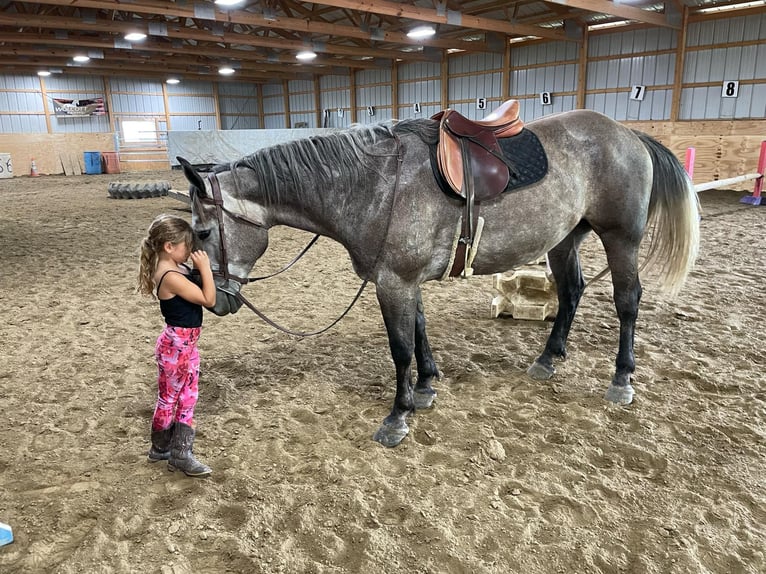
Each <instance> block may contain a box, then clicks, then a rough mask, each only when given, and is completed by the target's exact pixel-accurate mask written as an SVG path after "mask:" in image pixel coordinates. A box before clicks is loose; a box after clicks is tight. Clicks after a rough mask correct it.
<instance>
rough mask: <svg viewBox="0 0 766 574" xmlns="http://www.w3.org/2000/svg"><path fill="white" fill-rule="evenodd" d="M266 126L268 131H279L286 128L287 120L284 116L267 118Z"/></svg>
mask: <svg viewBox="0 0 766 574" xmlns="http://www.w3.org/2000/svg"><path fill="white" fill-rule="evenodd" d="M264 124H265V126H264V127H265V128H266V129H274V130H279V129H283V128H284V127H285V120H284V118H283V117H282V116H266V117H265V118H264Z"/></svg>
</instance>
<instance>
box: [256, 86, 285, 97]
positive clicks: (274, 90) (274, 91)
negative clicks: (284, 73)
mask: <svg viewBox="0 0 766 574" xmlns="http://www.w3.org/2000/svg"><path fill="white" fill-rule="evenodd" d="M261 88H262V89H261V91H262V92H263V96H264V97H266V96H280V95H282V84H263V86H262V87H261Z"/></svg>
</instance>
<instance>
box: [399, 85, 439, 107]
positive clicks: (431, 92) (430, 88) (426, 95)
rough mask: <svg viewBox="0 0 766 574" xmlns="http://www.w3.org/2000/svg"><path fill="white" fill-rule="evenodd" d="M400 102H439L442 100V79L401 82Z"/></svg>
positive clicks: (410, 103)
mask: <svg viewBox="0 0 766 574" xmlns="http://www.w3.org/2000/svg"><path fill="white" fill-rule="evenodd" d="M398 97H399V103H400V104H403V105H404V104H408V105H410V106H411V105H412V104H415V103H417V102H421V103H423V104H425V103H426V102H430V103H432V104H433V103H434V102H436V103H437V104H439V102H441V80H423V81H421V82H408V83H406V84H399V95H398ZM439 105H440V104H439Z"/></svg>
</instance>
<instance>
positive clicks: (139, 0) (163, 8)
mask: <svg viewBox="0 0 766 574" xmlns="http://www.w3.org/2000/svg"><path fill="white" fill-rule="evenodd" d="M36 4H47V5H52V6H66V7H67V8H86V9H96V10H108V11H114V10H120V11H125V12H126V13H131V14H132V13H137V14H151V15H157V16H171V17H178V18H190V19H194V18H196V17H197V16H196V13H195V8H194V7H193V6H192V7H186V6H184V5H182V4H179V3H171V2H159V1H152V0H134V1H131V2H130V3H129V4H120V3H115V2H113V1H107V0H42V1H41V2H36ZM213 18H214V20H213V21H215V22H224V23H231V24H239V25H244V26H256V27H258V28H266V29H272V30H289V31H293V32H298V33H300V34H317V35H328V36H339V37H342V38H358V39H361V40H372V41H377V42H390V43H395V44H405V45H414V46H419V45H427V46H434V47H437V48H444V49H449V48H459V49H461V50H467V51H474V52H475V51H488V47H487V45H486V44H485V43H483V42H480V43H477V42H466V41H462V40H452V41H447V40H439V39H432V40H427V41H419V40H413V39H412V38H409V37H407V34H404V33H401V32H389V31H386V30H377V29H375V30H363V29H362V28H356V27H353V26H345V25H342V24H331V23H329V22H322V21H316V20H312V19H309V18H289V17H286V16H277V17H275V18H266V17H265V16H264V15H263V14H256V13H253V12H247V11H245V10H231V9H229V10H222V9H218V8H214V13H213ZM27 19H28V18H27Z"/></svg>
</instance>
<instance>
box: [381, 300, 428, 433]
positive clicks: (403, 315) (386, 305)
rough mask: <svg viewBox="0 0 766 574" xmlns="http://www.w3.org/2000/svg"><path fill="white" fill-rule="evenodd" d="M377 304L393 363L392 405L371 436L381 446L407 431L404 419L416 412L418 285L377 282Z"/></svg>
mask: <svg viewBox="0 0 766 574" xmlns="http://www.w3.org/2000/svg"><path fill="white" fill-rule="evenodd" d="M376 287H377V296H378V303H380V310H381V312H382V313H383V321H384V322H385V324H386V331H387V332H388V345H389V347H390V348H391V357H392V358H393V359H394V365H395V366H396V397H395V398H394V406H393V408H392V409H391V414H389V415H388V416H387V417H386V418H385V419H383V423H382V424H381V425H380V428H379V429H378V430H377V432H376V433H375V436H374V437H373V438H374V439H375V440H376V441H378V442H379V443H380V444H382V445H383V446H389V447H391V446H396V445H398V444H399V443H400V442H402V439H404V437H405V436H407V433H408V432H409V430H410V429H409V427H408V426H407V422H406V418H407V416H408V415H410V414H412V413H414V412H415V397H414V393H413V389H412V381H411V379H412V354H413V352H414V350H415V323H416V317H417V297H418V296H417V294H418V288H417V286H412V287H410V286H406V285H396V286H388V287H386V286H382V285H377V286H376Z"/></svg>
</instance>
